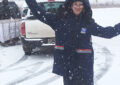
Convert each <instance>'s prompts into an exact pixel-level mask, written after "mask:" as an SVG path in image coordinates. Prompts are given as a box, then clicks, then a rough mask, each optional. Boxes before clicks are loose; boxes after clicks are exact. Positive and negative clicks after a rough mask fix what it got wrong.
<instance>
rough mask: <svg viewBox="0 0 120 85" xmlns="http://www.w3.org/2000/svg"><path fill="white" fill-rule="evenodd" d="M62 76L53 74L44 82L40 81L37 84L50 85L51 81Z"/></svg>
mask: <svg viewBox="0 0 120 85" xmlns="http://www.w3.org/2000/svg"><path fill="white" fill-rule="evenodd" d="M59 78H60V76H53V77H51V78H49V79H47V80H44V81H43V82H41V83H39V84H36V85H48V84H49V83H52V82H54V81H55V80H57V79H59Z"/></svg>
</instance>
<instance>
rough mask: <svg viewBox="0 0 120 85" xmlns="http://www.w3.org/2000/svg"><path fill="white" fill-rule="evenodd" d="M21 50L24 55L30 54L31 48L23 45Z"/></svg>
mask: <svg viewBox="0 0 120 85" xmlns="http://www.w3.org/2000/svg"><path fill="white" fill-rule="evenodd" d="M23 50H24V52H25V55H31V53H32V48H31V47H28V46H23Z"/></svg>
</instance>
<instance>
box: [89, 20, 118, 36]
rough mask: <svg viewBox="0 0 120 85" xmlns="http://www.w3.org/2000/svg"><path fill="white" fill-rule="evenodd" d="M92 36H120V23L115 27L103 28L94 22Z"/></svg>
mask: <svg viewBox="0 0 120 85" xmlns="http://www.w3.org/2000/svg"><path fill="white" fill-rule="evenodd" d="M90 28H91V34H92V35H94V36H99V37H103V38H113V37H115V36H117V35H119V34H120V23H118V24H116V25H115V26H114V27H112V26H108V27H102V26H100V25H98V24H97V23H95V22H92V24H91V26H90Z"/></svg>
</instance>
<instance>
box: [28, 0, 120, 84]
mask: <svg viewBox="0 0 120 85" xmlns="http://www.w3.org/2000/svg"><path fill="white" fill-rule="evenodd" d="M26 2H27V4H28V6H29V7H30V9H31V11H32V12H33V14H34V15H35V16H36V17H37V18H38V19H39V20H40V21H42V22H44V23H46V24H48V25H50V26H51V27H52V28H53V30H54V31H55V36H56V37H55V39H56V46H55V51H54V65H53V73H55V74H58V75H61V76H63V80H64V85H94V80H93V76H94V72H93V65H94V51H93V47H92V41H91V35H95V36H99V37H104V38H112V37H114V36H117V35H118V34H120V24H117V25H115V26H114V27H110V26H109V27H105V28H104V27H102V26H99V25H98V24H97V23H95V21H94V20H93V19H92V10H91V7H90V4H89V1H88V0H67V1H65V3H64V5H62V6H60V8H59V11H58V12H57V14H47V13H46V12H45V11H44V10H43V9H42V8H41V7H38V5H37V3H36V1H35V0H26Z"/></svg>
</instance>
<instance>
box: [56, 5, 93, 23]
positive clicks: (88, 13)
mask: <svg viewBox="0 0 120 85" xmlns="http://www.w3.org/2000/svg"><path fill="white" fill-rule="evenodd" d="M71 5H72V3H71V4H70V3H64V4H62V5H61V6H60V7H59V8H58V11H57V14H56V15H57V18H58V19H64V18H67V17H68V16H69V15H70V14H72V13H73V11H72V8H71ZM83 5H84V9H83V11H82V18H83V19H84V21H85V22H86V23H90V21H91V20H92V10H91V8H90V7H88V6H85V4H84V3H83Z"/></svg>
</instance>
